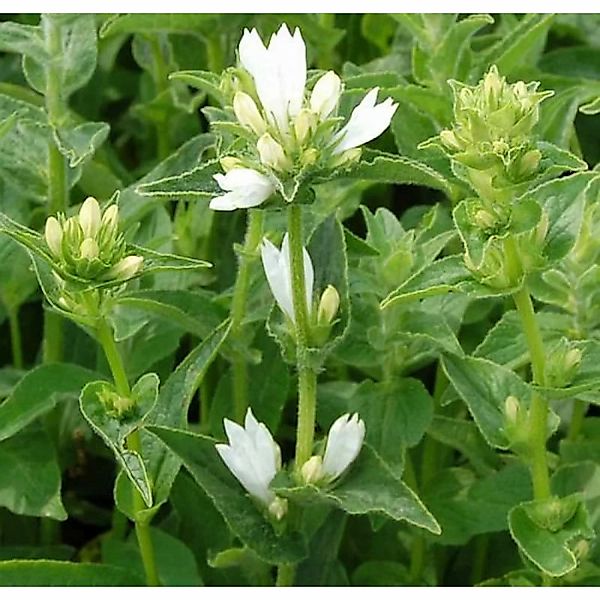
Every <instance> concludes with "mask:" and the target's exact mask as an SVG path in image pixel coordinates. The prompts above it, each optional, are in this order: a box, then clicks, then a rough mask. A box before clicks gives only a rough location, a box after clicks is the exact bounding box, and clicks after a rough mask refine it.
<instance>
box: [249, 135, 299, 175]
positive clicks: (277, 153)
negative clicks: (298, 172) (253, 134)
mask: <svg viewBox="0 0 600 600" xmlns="http://www.w3.org/2000/svg"><path fill="white" fill-rule="evenodd" d="M256 147H257V149H258V153H259V155H260V162H262V164H263V165H266V166H267V167H271V168H272V169H275V170H276V171H285V170H286V169H289V168H290V167H291V162H290V160H289V159H288V158H287V157H286V155H285V152H284V151H283V148H282V147H281V144H279V142H276V141H275V140H274V139H273V137H272V136H271V135H270V134H269V133H265V134H263V135H262V136H261V137H260V138H259V140H258V142H257V144H256Z"/></svg>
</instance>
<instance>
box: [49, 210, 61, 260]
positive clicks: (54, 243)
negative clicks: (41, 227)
mask: <svg viewBox="0 0 600 600" xmlns="http://www.w3.org/2000/svg"><path fill="white" fill-rule="evenodd" d="M44 236H45V238H46V244H47V245H48V248H50V251H51V252H52V254H54V256H56V257H59V256H60V254H61V244H62V238H63V230H62V227H61V226H60V223H59V222H58V220H57V219H56V218H55V217H48V219H46V228H45V231H44Z"/></svg>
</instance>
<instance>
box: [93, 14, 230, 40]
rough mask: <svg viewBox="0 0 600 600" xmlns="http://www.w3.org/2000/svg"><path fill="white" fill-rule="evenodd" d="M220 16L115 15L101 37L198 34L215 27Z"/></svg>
mask: <svg viewBox="0 0 600 600" xmlns="http://www.w3.org/2000/svg"><path fill="white" fill-rule="evenodd" d="M218 16H219V15H211V14H137V13H136V14H128V15H114V16H112V17H111V18H109V19H107V20H106V21H105V22H104V23H103V25H102V27H101V28H100V37H101V38H106V37H109V36H113V35H122V34H124V33H126V34H131V33H160V32H171V33H194V34H196V33H198V32H199V31H203V30H206V29H207V28H210V27H214V26H215V21H216V19H217V18H218Z"/></svg>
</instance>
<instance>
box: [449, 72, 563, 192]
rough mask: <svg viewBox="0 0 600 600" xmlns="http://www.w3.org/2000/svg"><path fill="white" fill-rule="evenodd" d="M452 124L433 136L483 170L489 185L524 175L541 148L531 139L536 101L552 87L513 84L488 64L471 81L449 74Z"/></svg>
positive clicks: (534, 165) (529, 172) (462, 159)
mask: <svg viewBox="0 0 600 600" xmlns="http://www.w3.org/2000/svg"><path fill="white" fill-rule="evenodd" d="M449 83H450V85H451V87H452V90H453V92H454V124H453V126H452V128H451V129H445V130H443V131H442V132H441V133H440V136H439V140H440V141H441V143H442V145H443V147H444V148H445V149H446V151H447V152H448V153H449V154H450V155H451V156H452V159H453V160H454V161H456V162H458V163H461V164H462V165H464V166H465V167H467V168H468V169H474V170H477V171H486V172H488V173H489V174H490V175H491V176H492V177H493V178H494V179H495V181H494V187H505V186H507V185H511V184H514V183H518V182H520V181H523V180H526V179H528V178H530V177H531V176H532V175H534V174H535V173H536V172H537V170H538V167H539V164H540V160H541V153H540V151H539V150H538V149H537V148H536V147H535V145H534V144H533V142H532V130H533V128H534V126H535V125H536V123H537V122H538V120H539V104H540V102H542V101H543V100H544V99H545V98H548V97H549V96H552V94H553V92H551V91H547V92H538V91H537V90H538V87H539V82H531V83H527V84H526V83H524V82H523V81H518V82H517V83H514V84H509V83H507V82H506V79H505V78H504V77H500V75H499V73H498V69H497V68H496V66H492V67H491V68H490V70H489V71H488V73H487V74H486V75H485V76H484V77H483V79H482V80H481V81H480V82H479V83H478V84H477V85H475V86H469V85H466V84H464V83H460V82H458V81H454V80H451V81H450V82H449Z"/></svg>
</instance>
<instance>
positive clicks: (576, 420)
mask: <svg viewBox="0 0 600 600" xmlns="http://www.w3.org/2000/svg"><path fill="white" fill-rule="evenodd" d="M587 409H588V403H587V402H584V401H583V400H575V404H574V405H573V415H572V416H571V424H570V425H569V432H568V433H567V439H568V440H569V441H574V440H576V439H577V437H578V436H579V434H580V433H581V429H582V427H583V422H584V420H585V413H586V412H587Z"/></svg>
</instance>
